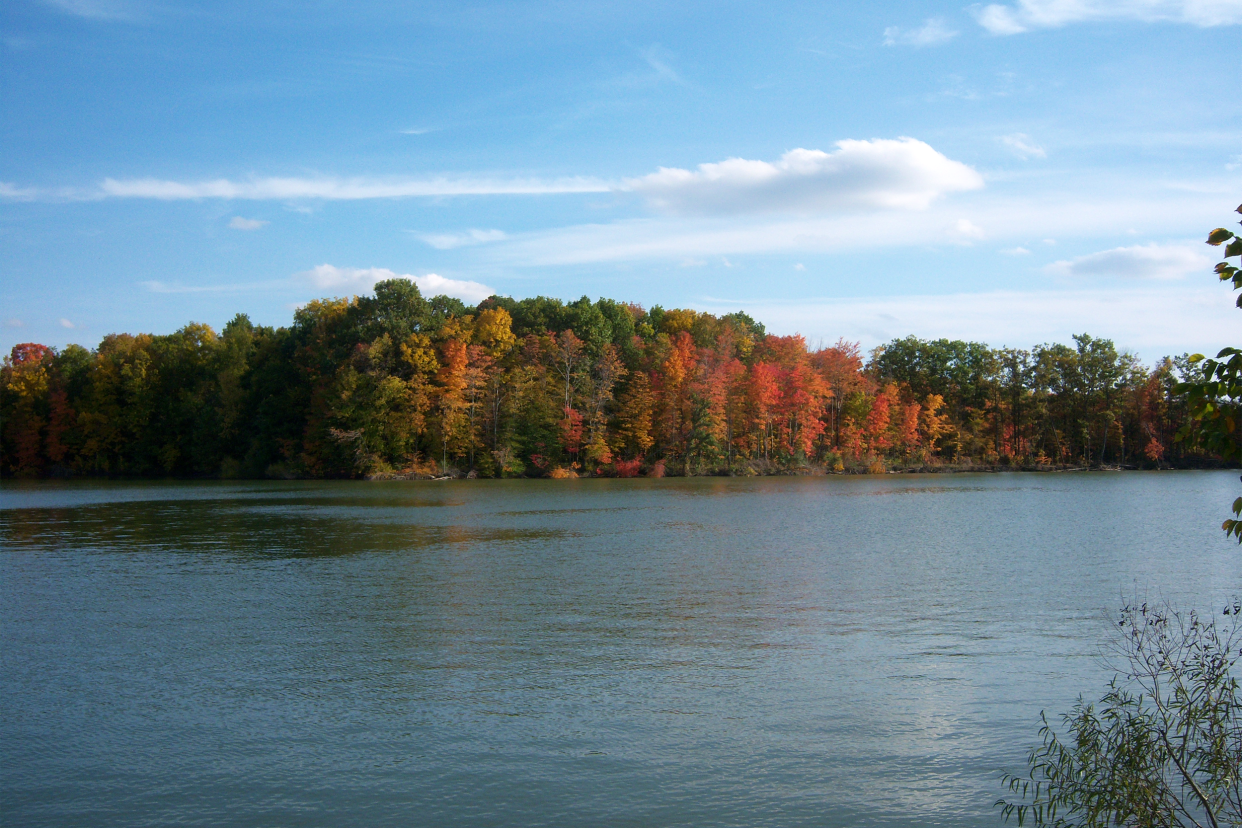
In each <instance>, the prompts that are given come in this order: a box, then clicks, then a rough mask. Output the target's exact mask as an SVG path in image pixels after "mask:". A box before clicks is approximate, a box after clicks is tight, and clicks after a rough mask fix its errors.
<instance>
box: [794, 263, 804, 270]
mask: <svg viewBox="0 0 1242 828" xmlns="http://www.w3.org/2000/svg"><path fill="white" fill-rule="evenodd" d="M794 270H797V271H803V270H806V265H804V264H803V263H802V262H797V263H796V264H794Z"/></svg>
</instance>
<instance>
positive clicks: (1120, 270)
mask: <svg viewBox="0 0 1242 828" xmlns="http://www.w3.org/2000/svg"><path fill="white" fill-rule="evenodd" d="M1211 268H1212V260H1211V259H1210V258H1208V257H1207V256H1205V255H1204V254H1203V253H1201V252H1200V251H1199V250H1197V249H1195V248H1194V247H1191V246H1190V245H1161V244H1154V243H1153V244H1143V245H1134V246H1132V247H1115V248H1113V249H1112V250H1102V251H1100V252H1099V253H1092V254H1090V255H1088V256H1079V257H1078V258H1076V259H1063V260H1061V261H1059V262H1053V263H1052V264H1050V265H1048V266H1047V268H1045V269H1046V270H1047V271H1048V272H1049V273H1052V274H1054V275H1057V276H1068V277H1094V276H1124V277H1127V278H1139V279H1181V278H1184V277H1185V276H1187V275H1189V274H1192V273H1206V272H1207V271H1209V270H1211Z"/></svg>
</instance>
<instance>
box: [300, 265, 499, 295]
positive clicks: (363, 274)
mask: <svg viewBox="0 0 1242 828" xmlns="http://www.w3.org/2000/svg"><path fill="white" fill-rule="evenodd" d="M298 276H299V277H301V278H302V279H303V280H305V281H307V282H309V283H310V284H312V285H314V286H315V287H316V288H318V289H320V290H341V289H345V290H371V289H372V288H373V287H374V286H375V283H376V282H382V281H384V280H385V279H409V280H410V281H411V282H413V283H414V284H416V285H418V289H419V291H421V292H422V293H423V295H424V296H440V295H444V296H453V297H456V298H458V299H461V300H463V301H465V302H473V303H478V302H482V301H483V300H484V299H486V298H487V297H489V296H491V295H492V294H494V293H495V291H494V290H492V289H491V288H490V287H488V286H487V285H484V284H481V283H479V282H469V281H463V280H460V279H446V278H444V277H443V276H440V275H438V274H436V273H428V274H427V275H426V276H412V275H410V274H409V273H395V272H393V271H391V270H389V269H388V268H384V267H368V268H356V267H333V266H332V265H330V264H321V265H319V266H318V267H314V268H312V269H310V270H308V271H305V272H304V273H299V274H298Z"/></svg>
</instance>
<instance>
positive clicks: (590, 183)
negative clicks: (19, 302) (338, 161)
mask: <svg viewBox="0 0 1242 828" xmlns="http://www.w3.org/2000/svg"><path fill="white" fill-rule="evenodd" d="M608 191H609V186H608V185H607V184H606V183H604V182H601V181H597V180H595V179H591V178H558V179H555V180H543V179H535V178H513V179H507V180H490V179H476V178H430V179H379V178H348V179H342V178H256V179H252V180H250V181H230V180H228V179H225V178H220V179H216V180H213V181H191V182H185V181H166V180H162V179H157V178H129V179H114V178H108V179H105V180H104V182H103V183H102V184H100V185H99V193H100V195H102V196H105V197H112V198H152V199H159V200H162V201H180V200H187V199H201V198H223V199H245V200H252V201H263V200H284V199H295V198H311V199H322V200H325V201H329V200H341V201H354V200H360V199H369V198H413V197H418V196H454V195H542V194H550V193H604V192H608Z"/></svg>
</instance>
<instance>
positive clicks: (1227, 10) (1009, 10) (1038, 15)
mask: <svg viewBox="0 0 1242 828" xmlns="http://www.w3.org/2000/svg"><path fill="white" fill-rule="evenodd" d="M975 19H976V20H978V21H979V25H980V26H982V27H983V28H985V29H987V30H988V31H989V32H991V33H992V34H995V35H1013V34H1019V33H1021V32H1027V31H1030V30H1032V29H1051V28H1059V27H1061V26H1065V25H1068V24H1070V23H1085V22H1091V21H1102V20H1139V21H1143V22H1157V21H1169V22H1176V23H1189V24H1191V25H1195V26H1202V27H1209V26H1228V25H1233V24H1238V23H1242V2H1239V0H1018V2H1017V3H1016V4H1014V5H1012V6H1005V5H1001V4H998V3H993V4H990V5H987V6H984V7H982V8H976V9H975Z"/></svg>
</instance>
